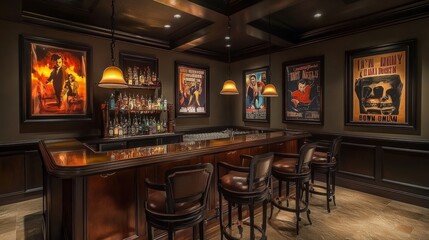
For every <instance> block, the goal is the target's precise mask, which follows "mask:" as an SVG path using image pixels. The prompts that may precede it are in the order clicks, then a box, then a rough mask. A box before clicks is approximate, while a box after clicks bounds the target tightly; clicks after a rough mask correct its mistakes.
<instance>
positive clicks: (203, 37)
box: [154, 0, 227, 52]
mask: <svg viewBox="0 0 429 240" xmlns="http://www.w3.org/2000/svg"><path fill="white" fill-rule="evenodd" d="M154 1H155V2H158V3H161V4H164V5H166V6H169V7H172V8H175V9H177V10H179V11H182V12H186V13H188V14H191V15H193V16H196V17H199V18H202V19H205V20H208V21H210V22H212V23H211V24H210V25H208V26H206V27H203V28H201V29H199V30H197V31H195V32H193V33H190V34H188V35H186V36H184V37H182V38H179V39H177V40H175V41H174V42H172V43H171V44H170V45H171V48H172V49H173V50H175V51H182V52H183V51H186V50H189V49H191V48H194V47H197V46H199V45H201V44H204V43H206V42H209V41H213V39H217V38H218V36H219V35H220V34H223V33H221V29H224V27H225V26H226V24H227V21H226V17H225V15H223V14H220V13H218V12H215V11H213V10H211V9H208V8H205V7H203V6H200V5H198V4H195V3H193V2H191V1H188V0H183V1H171V0H154Z"/></svg>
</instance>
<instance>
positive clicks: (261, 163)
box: [249, 153, 274, 192]
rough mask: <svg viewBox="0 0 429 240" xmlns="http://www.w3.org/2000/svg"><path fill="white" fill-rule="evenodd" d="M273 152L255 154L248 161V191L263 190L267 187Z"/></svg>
mask: <svg viewBox="0 0 429 240" xmlns="http://www.w3.org/2000/svg"><path fill="white" fill-rule="evenodd" d="M273 159H274V154H273V153H265V154H260V155H256V156H254V157H253V158H252V160H251V161H250V165H249V168H250V171H249V191H250V192H252V191H258V190H263V189H265V188H267V187H268V184H269V177H270V173H271V166H272V165H273Z"/></svg>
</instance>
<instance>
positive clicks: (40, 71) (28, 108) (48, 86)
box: [20, 36, 92, 122]
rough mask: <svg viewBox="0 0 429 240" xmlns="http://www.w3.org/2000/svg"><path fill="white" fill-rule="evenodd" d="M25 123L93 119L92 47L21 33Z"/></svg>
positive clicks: (22, 99) (22, 104)
mask: <svg viewBox="0 0 429 240" xmlns="http://www.w3.org/2000/svg"><path fill="white" fill-rule="evenodd" d="M20 40H21V48H20V49H21V108H22V109H21V110H22V111H21V114H22V120H23V122H44V121H70V120H89V119H91V116H92V115H91V107H90V106H91V98H90V96H91V94H90V93H91V85H90V82H89V71H88V69H89V66H88V65H89V63H88V60H90V59H91V48H90V47H88V46H81V45H77V44H73V43H66V42H62V41H57V40H52V39H45V38H41V37H27V36H21V39H20Z"/></svg>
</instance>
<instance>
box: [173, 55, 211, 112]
mask: <svg viewBox="0 0 429 240" xmlns="http://www.w3.org/2000/svg"><path fill="white" fill-rule="evenodd" d="M209 75H210V74H209V67H208V66H203V65H197V64H190V63H184V62H175V96H176V97H175V98H176V103H175V112H176V117H208V116H209V115H210V108H209V106H210V102H209V96H210V91H209V86H210V84H209Z"/></svg>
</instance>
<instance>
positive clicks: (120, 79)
mask: <svg viewBox="0 0 429 240" xmlns="http://www.w3.org/2000/svg"><path fill="white" fill-rule="evenodd" d="M98 86H99V87H102V88H116V89H118V88H127V87H128V85H127V83H126V82H125V80H124V74H123V73H122V70H121V69H120V68H118V67H115V66H110V67H107V68H106V69H104V72H103V77H102V78H101V81H100V82H99V83H98Z"/></svg>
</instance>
